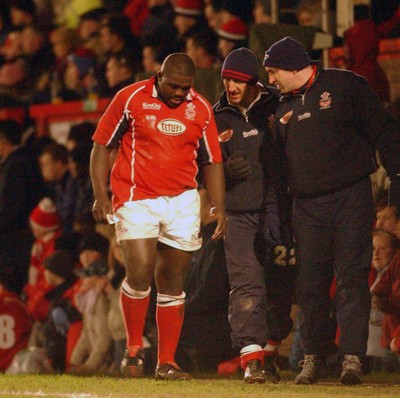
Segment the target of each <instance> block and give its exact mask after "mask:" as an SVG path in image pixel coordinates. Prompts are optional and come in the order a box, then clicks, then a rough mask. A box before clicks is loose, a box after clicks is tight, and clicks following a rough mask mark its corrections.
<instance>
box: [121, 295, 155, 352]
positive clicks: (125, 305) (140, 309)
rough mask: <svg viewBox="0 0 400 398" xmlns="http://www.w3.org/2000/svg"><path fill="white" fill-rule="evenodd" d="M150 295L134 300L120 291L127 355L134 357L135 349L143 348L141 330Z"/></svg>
mask: <svg viewBox="0 0 400 398" xmlns="http://www.w3.org/2000/svg"><path fill="white" fill-rule="evenodd" d="M149 301H150V295H148V296H147V297H144V298H135V297H132V296H130V295H128V294H127V293H126V292H124V291H123V290H122V291H121V306H122V316H123V318H124V323H125V330H126V346H127V348H128V351H129V354H130V355H132V356H134V355H135V354H136V351H137V348H138V347H142V346H143V329H144V324H145V321H146V314H147V308H148V306H149Z"/></svg>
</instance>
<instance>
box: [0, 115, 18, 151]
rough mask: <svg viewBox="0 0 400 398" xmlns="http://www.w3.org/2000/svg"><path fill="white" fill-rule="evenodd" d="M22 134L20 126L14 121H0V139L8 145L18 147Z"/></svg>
mask: <svg viewBox="0 0 400 398" xmlns="http://www.w3.org/2000/svg"><path fill="white" fill-rule="evenodd" d="M22 133H23V131H22V128H21V126H20V125H19V124H18V123H17V122H16V121H15V120H11V119H7V120H0V137H3V138H5V139H6V140H7V141H8V142H9V143H10V144H12V145H19V144H20V143H21V137H22Z"/></svg>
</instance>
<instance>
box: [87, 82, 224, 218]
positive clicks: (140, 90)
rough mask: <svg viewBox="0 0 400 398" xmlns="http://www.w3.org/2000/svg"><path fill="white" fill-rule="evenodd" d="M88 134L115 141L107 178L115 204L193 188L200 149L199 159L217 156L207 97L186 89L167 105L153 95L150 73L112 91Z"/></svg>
mask: <svg viewBox="0 0 400 398" xmlns="http://www.w3.org/2000/svg"><path fill="white" fill-rule="evenodd" d="M93 140H94V141H95V142H97V143H99V144H101V145H105V146H107V147H108V148H113V147H117V146H118V145H119V144H120V148H119V151H118V155H117V158H116V160H115V162H114V165H113V168H112V171H111V179H110V184H111V189H112V192H113V206H114V210H116V209H118V208H119V207H120V206H122V205H123V203H125V202H126V201H131V200H142V199H149V198H155V197H159V196H176V195H179V194H181V193H182V192H184V191H186V190H188V189H193V188H196V187H197V182H196V175H197V172H198V168H197V164H198V162H197V157H198V154H199V153H201V154H202V156H203V158H202V159H199V161H200V163H202V164H211V163H214V162H222V156H221V149H220V146H219V142H218V131H217V127H216V124H215V120H214V115H213V111H212V108H211V106H210V104H209V102H208V101H207V100H206V99H204V98H203V97H202V96H201V95H199V94H198V93H197V92H195V91H194V90H193V89H191V90H190V92H189V94H188V95H187V97H186V101H184V102H183V103H182V104H181V105H180V106H179V107H178V108H169V107H168V106H167V105H166V104H165V103H164V102H163V101H162V100H160V99H158V98H157V90H156V87H155V78H154V77H153V78H152V79H149V80H145V81H142V82H138V83H134V84H132V85H130V86H127V87H125V88H124V89H122V90H121V91H119V92H118V93H117V94H116V96H115V97H114V98H113V100H112V101H111V103H110V105H109V106H108V108H107V110H106V111H105V113H104V114H103V116H102V117H101V119H100V121H99V124H98V126H97V129H96V131H95V133H94V135H93ZM200 146H201V147H202V150H201V151H199V148H200Z"/></svg>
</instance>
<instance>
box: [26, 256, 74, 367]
mask: <svg viewBox="0 0 400 398" xmlns="http://www.w3.org/2000/svg"><path fill="white" fill-rule="evenodd" d="M43 265H44V268H45V271H44V277H45V281H46V285H45V289H44V290H43V291H40V292H38V293H37V294H36V295H35V296H34V297H33V298H32V301H31V313H32V314H33V315H34V317H35V319H36V322H35V324H34V327H33V332H32V335H31V338H30V344H29V345H30V346H35V347H43V348H45V349H46V352H47V355H48V356H49V358H50V359H51V362H52V365H53V368H54V370H56V371H59V372H62V371H64V370H65V369H66V368H67V367H68V363H69V357H70V351H71V348H70V347H72V346H73V345H74V344H75V343H76V340H77V338H76V335H77V334H78V335H79V334H80V330H81V316H80V313H79V312H78V311H77V309H76V308H74V306H73V305H72V299H73V296H74V294H75V289H76V288H77V285H76V283H77V278H76V276H75V275H74V273H73V270H74V269H75V266H76V260H75V258H74V257H73V255H72V254H71V253H70V252H68V251H64V250H57V251H55V252H54V253H52V254H50V255H49V256H48V257H46V258H45V260H44V261H43Z"/></svg>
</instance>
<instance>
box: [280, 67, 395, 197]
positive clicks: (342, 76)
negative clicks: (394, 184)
mask: <svg viewBox="0 0 400 398" xmlns="http://www.w3.org/2000/svg"><path fill="white" fill-rule="evenodd" d="M280 102H281V103H280V106H279V108H278V110H277V112H276V116H275V123H276V129H277V130H276V134H277V138H278V141H280V143H281V148H282V149H283V151H284V152H285V156H286V159H287V168H288V170H287V173H288V175H289V189H290V191H291V194H292V195H293V196H294V197H314V196H319V195H323V194H325V193H330V192H335V191H338V190H340V189H342V188H345V187H347V186H350V185H352V184H353V183H355V182H357V181H358V180H360V179H362V178H365V177H367V176H368V175H369V174H371V173H373V172H374V171H375V170H376V163H375V150H378V152H379V155H380V159H381V161H382V164H383V166H384V168H385V169H386V172H387V174H388V175H389V176H392V175H397V174H398V173H399V172H400V127H399V126H400V125H399V123H398V122H397V120H396V119H395V118H394V117H393V116H392V115H390V114H389V113H388V112H386V111H385V109H384V107H383V105H382V103H381V102H380V100H379V99H378V97H377V95H376V94H375V92H374V91H373V90H372V89H371V88H370V87H369V85H368V84H367V82H366V80H365V79H364V78H362V77H361V76H359V75H356V74H354V73H353V72H349V71H344V70H337V69H318V70H317V75H316V78H315V80H314V82H313V83H312V84H311V86H310V87H309V88H307V89H306V90H305V91H304V92H303V93H300V94H287V95H282V96H281V98H280Z"/></svg>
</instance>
